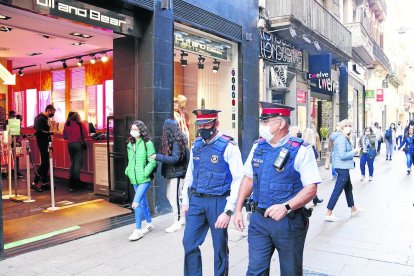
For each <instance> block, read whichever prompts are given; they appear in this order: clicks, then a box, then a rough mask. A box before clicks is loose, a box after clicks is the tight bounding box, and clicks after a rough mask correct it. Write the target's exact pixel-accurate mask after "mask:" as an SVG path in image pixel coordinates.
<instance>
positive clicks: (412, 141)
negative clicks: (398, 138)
mask: <svg viewBox="0 0 414 276" xmlns="http://www.w3.org/2000/svg"><path fill="white" fill-rule="evenodd" d="M404 145H405V146H404ZM403 146H404V149H403V151H404V152H405V157H406V158H407V175H410V174H411V166H412V165H413V161H414V126H413V127H409V128H408V132H407V133H406V134H405V135H404V139H403V141H402V143H401V145H400V147H399V148H398V150H400V149H401V148H402V147H403Z"/></svg>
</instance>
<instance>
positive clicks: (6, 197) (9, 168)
mask: <svg viewBox="0 0 414 276" xmlns="http://www.w3.org/2000/svg"><path fill="white" fill-rule="evenodd" d="M7 181H8V183H9V194H8V195H4V196H2V199H10V197H11V196H12V187H11V149H10V136H9V139H8V141H7Z"/></svg>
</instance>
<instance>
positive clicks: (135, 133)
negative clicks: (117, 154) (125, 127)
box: [129, 130, 140, 138]
mask: <svg viewBox="0 0 414 276" xmlns="http://www.w3.org/2000/svg"><path fill="white" fill-rule="evenodd" d="M129 134H131V136H132V137H134V138H137V137H139V134H140V133H139V130H131V132H130V133H129Z"/></svg>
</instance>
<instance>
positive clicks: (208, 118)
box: [193, 109, 221, 125]
mask: <svg viewBox="0 0 414 276" xmlns="http://www.w3.org/2000/svg"><path fill="white" fill-rule="evenodd" d="M219 112H221V110H215V109H194V110H193V113H194V114H195V115H196V122H195V124H196V125H202V124H208V123H210V122H212V121H214V120H217V119H218V113H219Z"/></svg>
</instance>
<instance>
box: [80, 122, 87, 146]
mask: <svg viewBox="0 0 414 276" xmlns="http://www.w3.org/2000/svg"><path fill="white" fill-rule="evenodd" d="M81 124H82V123H80V124H79V128H80V133H81V139H82V149H83V150H86V148H87V146H86V142H85V137H84V136H83V129H82V125H81Z"/></svg>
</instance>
